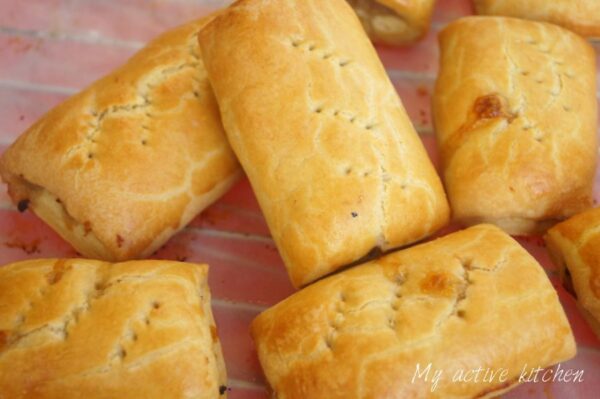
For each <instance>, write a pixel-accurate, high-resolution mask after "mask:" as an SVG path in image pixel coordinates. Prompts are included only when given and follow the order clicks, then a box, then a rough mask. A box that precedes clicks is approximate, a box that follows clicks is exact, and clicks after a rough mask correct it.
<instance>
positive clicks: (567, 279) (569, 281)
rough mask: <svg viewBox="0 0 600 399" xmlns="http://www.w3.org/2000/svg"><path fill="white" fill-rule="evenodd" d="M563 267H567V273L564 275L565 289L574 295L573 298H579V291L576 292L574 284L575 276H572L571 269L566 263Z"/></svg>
mask: <svg viewBox="0 0 600 399" xmlns="http://www.w3.org/2000/svg"><path fill="white" fill-rule="evenodd" d="M563 267H564V268H565V274H564V276H563V287H564V288H565V291H567V292H568V293H569V294H571V295H573V298H575V299H577V293H576V292H575V286H574V285H573V278H572V277H571V272H570V271H569V269H568V268H567V266H566V265H564V266H563Z"/></svg>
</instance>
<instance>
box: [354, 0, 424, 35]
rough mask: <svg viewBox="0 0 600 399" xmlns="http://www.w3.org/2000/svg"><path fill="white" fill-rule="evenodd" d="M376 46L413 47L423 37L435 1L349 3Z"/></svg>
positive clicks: (393, 0)
mask: <svg viewBox="0 0 600 399" xmlns="http://www.w3.org/2000/svg"><path fill="white" fill-rule="evenodd" d="M347 1H348V3H350V5H351V6H352V7H353V8H354V10H355V11H356V14H357V15H358V17H359V19H360V21H361V23H362V24H363V27H364V28H365V30H366V31H367V34H368V35H369V37H370V38H371V39H372V40H373V41H374V42H376V43H386V44H392V45H404V44H410V43H412V42H414V41H416V40H418V39H420V38H421V37H423V36H424V35H425V34H426V33H427V31H428V29H429V24H430V22H431V14H432V13H433V7H434V5H435V0H347Z"/></svg>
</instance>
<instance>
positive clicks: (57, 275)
mask: <svg viewBox="0 0 600 399" xmlns="http://www.w3.org/2000/svg"><path fill="white" fill-rule="evenodd" d="M69 269H70V268H69V267H68V266H67V264H66V261H65V260H58V261H56V263H54V265H53V266H52V271H51V272H50V273H49V274H48V276H47V277H46V278H47V280H48V284H50V285H54V284H56V283H58V282H59V281H60V280H61V279H62V278H63V276H64V275H65V273H66V272H68V271H69Z"/></svg>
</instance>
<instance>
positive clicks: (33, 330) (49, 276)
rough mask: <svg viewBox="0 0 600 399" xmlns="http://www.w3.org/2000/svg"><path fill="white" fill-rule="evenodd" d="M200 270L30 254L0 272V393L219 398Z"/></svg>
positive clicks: (220, 381) (219, 361)
mask: <svg viewBox="0 0 600 399" xmlns="http://www.w3.org/2000/svg"><path fill="white" fill-rule="evenodd" d="M207 273H208V267H207V266H206V265H192V264H186V263H179V262H172V261H132V262H126V263H119V264H110V263H104V262H100V261H93V260H85V259H72V260H66V259H60V260H59V259H40V260H31V261H24V262H19V263H13V264H10V265H7V266H4V267H2V268H0V304H2V305H1V306H0V397H2V398H11V399H21V398H23V399H24V398H36V399H45V398H61V399H69V398H83V397H85V398H90V399H93V398H128V399H136V398H140V399H141V398H143V399H151V398H161V399H162V398H194V399H201V398H202V399H213V398H224V397H225V391H226V389H225V385H224V384H225V382H226V375H225V365H224V362H223V357H222V354H221V347H220V343H219V339H218V336H217V330H216V327H215V323H214V321H213V316H212V312H211V307H210V291H209V289H208V285H207V282H206V279H207Z"/></svg>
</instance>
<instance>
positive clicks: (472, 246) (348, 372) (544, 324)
mask: <svg viewBox="0 0 600 399" xmlns="http://www.w3.org/2000/svg"><path fill="white" fill-rule="evenodd" d="M251 332H252V336H253V338H254V340H255V343H256V346H257V351H258V355H259V359H260V362H261V365H262V367H263V369H264V371H265V375H266V377H267V379H268V381H269V384H270V385H271V387H272V389H273V391H274V396H275V397H276V398H278V399H297V398H311V399H320V398H323V399H325V398H327V399H337V398H339V399H342V398H343V399H353V398H475V397H492V396H495V395H496V394H498V393H499V392H501V391H504V390H506V389H507V388H508V387H509V386H511V385H513V384H514V383H516V381H515V380H517V379H518V376H519V374H520V372H521V370H522V368H523V366H524V365H526V364H527V365H528V366H530V367H538V366H540V367H546V366H549V365H552V364H554V363H557V362H560V361H563V360H566V359H569V358H571V357H572V356H574V354H575V341H574V339H573V335H572V333H571V328H570V326H569V324H568V321H567V319H566V317H565V314H564V311H563V309H562V308H561V306H560V303H559V301H558V297H557V294H556V292H555V290H554V288H553V287H552V285H551V283H550V281H549V280H548V278H547V276H546V274H545V272H544V270H543V269H542V268H541V267H540V266H539V264H538V263H537V262H536V261H535V259H534V258H532V257H531V256H530V255H529V254H528V253H527V252H526V251H525V250H524V249H523V248H521V247H520V246H519V245H518V244H517V243H516V242H515V241H514V240H513V239H512V238H510V237H509V236H508V235H506V234H505V233H504V232H502V231H501V230H500V229H498V228H497V227H495V226H492V225H479V226H475V227H471V228H469V229H467V230H463V231H460V232H457V233H454V234H450V235H448V236H445V237H443V238H440V239H437V240H435V241H432V242H429V243H426V244H422V245H418V246H415V247H412V248H409V249H406V250H403V251H399V252H395V253H393V254H390V255H387V256H384V257H383V258H381V259H379V260H375V261H372V262H369V263H366V264H364V265H361V266H357V267H355V268H352V269H349V270H346V271H343V272H340V273H338V274H336V275H334V276H330V277H327V278H325V279H323V280H321V281H318V282H316V283H314V284H313V285H311V286H309V287H307V288H305V289H303V290H301V291H299V292H297V293H296V294H294V295H292V296H291V297H289V298H287V299H285V300H284V301H282V302H280V303H279V304H277V305H275V306H274V307H272V308H270V309H268V310H266V311H265V312H263V313H262V314H260V315H259V316H258V317H257V318H256V319H255V320H254V322H253V323H252V326H251ZM430 362H431V364H432V369H433V370H440V369H441V370H443V377H442V378H441V379H440V381H439V383H438V385H437V387H436V389H435V390H433V391H431V381H429V382H425V381H424V380H423V379H416V380H415V381H414V383H413V382H412V379H413V376H414V373H415V370H416V364H417V363H419V364H421V366H422V367H423V368H424V367H426V366H427V365H428V364H429V363H430ZM478 367H484V368H485V367H489V368H492V369H495V370H498V369H500V368H504V369H508V375H507V379H506V381H508V383H503V382H500V381H499V379H497V380H495V381H494V382H492V383H489V382H482V381H481V380H480V381H479V382H478V383H460V382H452V376H453V375H454V373H455V372H456V371H457V370H459V369H463V370H472V369H477V368H478Z"/></svg>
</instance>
